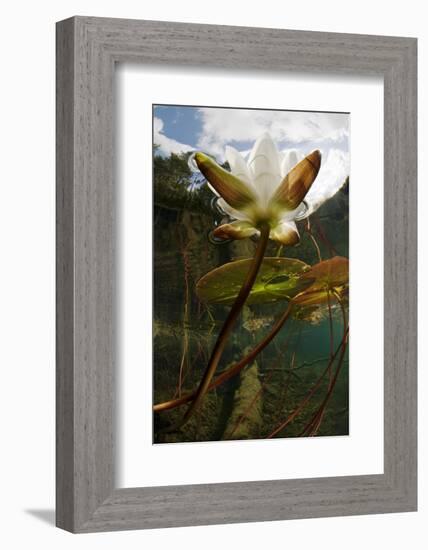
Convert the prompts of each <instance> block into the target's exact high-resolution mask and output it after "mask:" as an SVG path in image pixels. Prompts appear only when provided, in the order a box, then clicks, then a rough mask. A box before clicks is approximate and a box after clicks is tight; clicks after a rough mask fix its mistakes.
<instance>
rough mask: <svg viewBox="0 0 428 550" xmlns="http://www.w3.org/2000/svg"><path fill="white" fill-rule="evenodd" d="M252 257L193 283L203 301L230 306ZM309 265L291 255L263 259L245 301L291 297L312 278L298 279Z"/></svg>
mask: <svg viewBox="0 0 428 550" xmlns="http://www.w3.org/2000/svg"><path fill="white" fill-rule="evenodd" d="M251 262H252V259H244V260H235V261H233V262H229V263H227V264H224V265H222V266H220V267H217V268H216V269H213V270H212V271H210V272H209V273H207V274H206V275H204V276H203V277H202V278H201V279H199V281H198V283H197V285H196V294H197V296H198V298H199V299H200V300H201V301H202V302H207V303H210V304H222V305H231V304H233V302H234V300H235V298H236V297H237V296H238V293H239V291H240V289H241V286H242V283H243V282H244V279H245V276H246V275H247V272H248V269H249V266H250V264H251ZM309 269H310V266H309V265H307V264H305V263H304V262H302V261H300V260H296V259H293V258H264V259H263V263H262V265H261V266H260V270H259V273H258V275H257V278H256V281H255V283H254V285H253V288H252V290H251V292H250V295H249V296H248V299H247V304H249V305H251V304H263V303H269V302H276V301H279V300H290V299H292V298H293V297H294V296H295V295H296V294H298V293H299V292H302V291H303V290H304V289H305V288H307V287H308V285H310V284H311V283H312V282H313V280H312V279H309V280H305V279H301V275H302V274H303V273H305V272H306V271H308V270H309Z"/></svg>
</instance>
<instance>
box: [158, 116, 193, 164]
mask: <svg viewBox="0 0 428 550" xmlns="http://www.w3.org/2000/svg"><path fill="white" fill-rule="evenodd" d="M162 130H163V120H161V119H160V118H157V117H154V120H153V141H154V143H155V144H156V145H159V148H160V150H161V151H162V153H165V154H166V155H167V156H169V155H170V154H171V153H175V154H176V155H179V154H180V153H187V152H189V151H193V150H194V148H193V147H191V146H190V145H187V144H185V143H180V142H179V141H176V140H175V139H171V138H169V137H167V136H166V135H165V134H164V133H163V131H162Z"/></svg>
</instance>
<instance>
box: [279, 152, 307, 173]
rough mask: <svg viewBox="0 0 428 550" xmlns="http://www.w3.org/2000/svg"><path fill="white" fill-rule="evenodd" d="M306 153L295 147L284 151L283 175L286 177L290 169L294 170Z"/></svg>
mask: <svg viewBox="0 0 428 550" xmlns="http://www.w3.org/2000/svg"><path fill="white" fill-rule="evenodd" d="M303 158H304V155H303V153H301V152H300V151H296V150H295V149H288V150H286V151H283V156H282V162H281V176H282V177H283V178H284V177H285V176H286V175H287V174H288V172H290V170H292V169H293V168H294V167H295V166H296V164H298V163H299V162H300V161H301V160H303Z"/></svg>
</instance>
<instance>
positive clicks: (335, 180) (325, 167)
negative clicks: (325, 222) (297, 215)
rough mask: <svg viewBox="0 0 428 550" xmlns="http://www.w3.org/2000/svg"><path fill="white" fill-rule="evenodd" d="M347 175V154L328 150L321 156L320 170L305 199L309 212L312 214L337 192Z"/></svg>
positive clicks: (338, 150)
mask: <svg viewBox="0 0 428 550" xmlns="http://www.w3.org/2000/svg"><path fill="white" fill-rule="evenodd" d="M348 175H349V154H348V153H347V152H345V151H342V150H340V149H330V150H329V151H328V153H327V154H324V155H323V158H322V161H321V168H320V171H319V173H318V176H317V178H316V180H315V181H314V183H313V185H312V187H311V188H310V189H309V191H308V194H307V195H306V197H305V200H306V202H307V203H308V205H309V211H310V212H314V211H315V210H316V209H317V208H318V207H319V206H321V204H322V203H323V202H325V201H326V200H328V199H330V198H331V197H332V196H333V195H335V194H336V193H337V191H339V189H340V188H341V187H342V185H343V184H344V182H345V180H346V178H347V176H348Z"/></svg>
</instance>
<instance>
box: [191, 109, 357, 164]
mask: <svg viewBox="0 0 428 550" xmlns="http://www.w3.org/2000/svg"><path fill="white" fill-rule="evenodd" d="M198 113H199V116H200V118H201V123H202V131H201V134H200V136H199V140H198V147H199V148H200V149H202V150H204V151H206V152H209V153H211V154H213V155H215V156H217V157H220V158H223V154H224V148H225V146H226V144H230V143H231V142H234V141H255V140H256V139H257V138H258V137H259V136H260V135H261V134H262V133H263V132H269V133H270V135H271V136H272V138H273V140H274V141H276V142H277V143H281V142H282V143H284V142H286V143H287V145H290V146H293V147H295V146H297V145H299V144H304V143H305V142H306V143H307V142H310V143H311V144H312V149H314V148H315V147H316V146H317V145H318V144H321V143H325V144H327V143H328V144H330V145H332V144H334V143H338V142H340V141H345V142H346V140H347V137H348V134H349V130H348V116H346V115H343V114H340V113H314V112H296V111H262V110H260V111H259V110H254V109H251V110H250V109H212V108H200V109H198Z"/></svg>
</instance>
